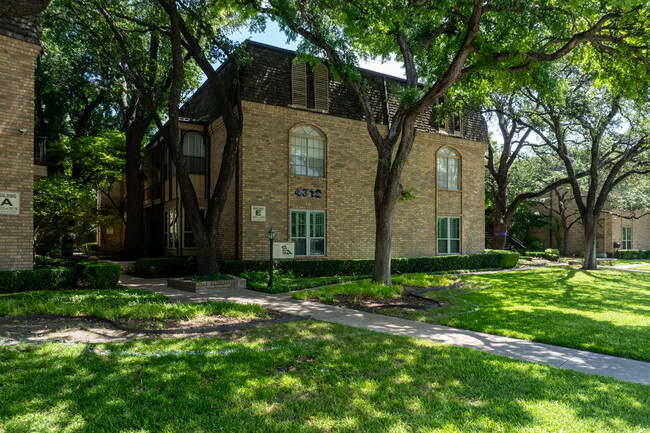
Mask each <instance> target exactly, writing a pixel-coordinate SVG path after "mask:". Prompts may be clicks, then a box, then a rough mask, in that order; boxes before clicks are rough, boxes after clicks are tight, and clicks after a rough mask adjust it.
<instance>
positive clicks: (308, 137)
mask: <svg viewBox="0 0 650 433" xmlns="http://www.w3.org/2000/svg"><path fill="white" fill-rule="evenodd" d="M304 127H308V128H311V129H312V130H314V131H315V132H316V133H317V135H314V134H305V133H300V132H296V131H298V130H299V129H300V128H304ZM298 140H305V142H304V146H303V143H302V142H300V143H299V142H298ZM312 142H316V143H320V144H322V154H323V157H322V164H323V167H322V170H323V172H322V175H319V174H310V173H309V170H310V165H309V161H310V159H312V158H311V157H310V155H309V148H310V145H311V144H313V143H312ZM298 147H301V148H303V149H305V152H306V157H305V158H306V164H305V166H304V167H305V173H304V174H303V173H298V172H297V168H298V167H303V166H299V165H297V164H294V158H297V157H296V156H295V154H296V149H297V148H298ZM289 165H290V173H291V175H292V176H304V177H317V178H321V179H324V178H326V177H327V140H326V137H325V134H323V132H322V131H321V130H320V129H318V128H317V127H315V126H313V125H307V124H302V125H297V126H295V127H294V128H292V129H291V132H290V133H289ZM311 169H312V170H313V167H312V168H311Z"/></svg>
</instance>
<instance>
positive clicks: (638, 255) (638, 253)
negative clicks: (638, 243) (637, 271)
mask: <svg viewBox="0 0 650 433" xmlns="http://www.w3.org/2000/svg"><path fill="white" fill-rule="evenodd" d="M614 257H615V258H617V259H627V260H631V259H650V250H616V252H615V253H614Z"/></svg>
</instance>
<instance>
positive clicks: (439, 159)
mask: <svg viewBox="0 0 650 433" xmlns="http://www.w3.org/2000/svg"><path fill="white" fill-rule="evenodd" d="M445 149H449V150H451V151H452V152H454V153H455V155H443V154H442V153H441V152H442V151H443V150H445ZM450 160H454V161H456V170H457V174H456V185H450V184H449V182H450V178H451V176H450V174H449V173H450V170H449V161H450ZM441 163H442V164H444V165H445V172H444V180H445V184H444V185H441V181H442V179H443V176H442V173H441V170H440V167H441ZM436 173H437V179H436V183H437V187H438V189H446V190H452V191H461V189H462V184H463V182H462V178H461V176H462V175H463V164H462V160H461V157H460V153H459V152H458V151H457V150H456V149H454V148H453V147H449V146H445V147H442V148H440V149H438V152H437V154H436Z"/></svg>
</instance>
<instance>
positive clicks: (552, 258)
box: [524, 251, 560, 262]
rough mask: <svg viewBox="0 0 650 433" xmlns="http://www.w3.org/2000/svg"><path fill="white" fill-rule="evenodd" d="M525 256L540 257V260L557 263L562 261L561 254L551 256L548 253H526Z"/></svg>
mask: <svg viewBox="0 0 650 433" xmlns="http://www.w3.org/2000/svg"><path fill="white" fill-rule="evenodd" d="M524 255H525V256H528V257H538V258H540V259H546V260H550V261H552V262H557V261H558V260H560V255H559V254H551V253H547V252H546V251H526V252H525V253H524Z"/></svg>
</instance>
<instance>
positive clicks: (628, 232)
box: [623, 227, 632, 250]
mask: <svg viewBox="0 0 650 433" xmlns="http://www.w3.org/2000/svg"><path fill="white" fill-rule="evenodd" d="M623 249H624V250H631V249H632V227H623Z"/></svg>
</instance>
